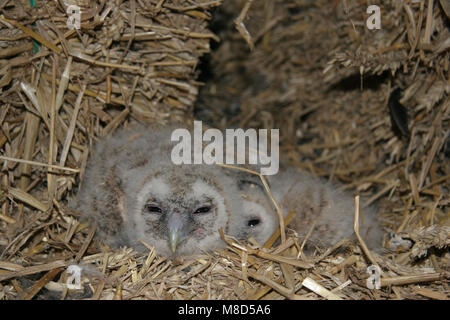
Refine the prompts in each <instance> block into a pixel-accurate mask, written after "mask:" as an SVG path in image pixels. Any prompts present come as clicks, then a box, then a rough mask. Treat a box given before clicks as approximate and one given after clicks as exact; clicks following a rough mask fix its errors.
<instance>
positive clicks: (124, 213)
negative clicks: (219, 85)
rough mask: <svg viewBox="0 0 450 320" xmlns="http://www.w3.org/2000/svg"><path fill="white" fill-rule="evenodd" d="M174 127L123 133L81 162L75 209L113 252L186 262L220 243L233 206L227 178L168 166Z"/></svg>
mask: <svg viewBox="0 0 450 320" xmlns="http://www.w3.org/2000/svg"><path fill="white" fill-rule="evenodd" d="M176 128H178V126H168V127H161V126H151V127H136V128H133V129H125V130H122V131H120V132H118V133H117V134H115V135H113V136H111V137H109V138H107V139H105V140H103V141H101V142H99V143H98V144H97V146H96V148H95V149H94V152H93V156H92V158H91V159H90V160H89V162H88V166H87V169H86V173H85V178H84V181H83V185H82V187H81V189H80V191H79V194H78V196H77V198H76V199H75V201H74V202H73V203H72V204H71V207H72V208H73V209H74V210H77V211H80V212H81V214H82V215H83V216H84V217H86V218H88V219H90V220H96V221H97V223H98V228H97V235H98V236H99V237H100V238H101V239H103V240H105V242H107V243H108V244H110V245H111V246H113V247H118V246H129V247H134V248H136V249H138V250H143V249H144V246H143V245H142V244H141V242H140V240H143V241H144V242H146V243H148V244H149V245H152V246H154V247H155V248H156V251H157V252H158V253H159V254H163V255H167V256H173V255H192V254H196V253H201V252H203V251H210V250H213V249H216V248H219V247H221V246H224V245H225V243H224V242H223V241H222V240H221V238H220V235H219V231H218V230H219V229H220V228H222V229H223V230H224V232H225V233H228V232H229V225H230V215H231V213H232V212H237V211H239V210H238V207H237V206H239V205H240V203H239V201H238V200H237V193H236V192H227V191H228V190H232V189H233V188H234V185H235V181H234V180H233V177H231V176H229V175H225V174H223V170H226V169H223V168H221V167H218V166H214V165H203V164H199V165H175V164H173V162H172V161H171V151H172V148H173V146H174V144H175V142H171V141H170V139H171V133H172V132H173V130H175V129H176Z"/></svg>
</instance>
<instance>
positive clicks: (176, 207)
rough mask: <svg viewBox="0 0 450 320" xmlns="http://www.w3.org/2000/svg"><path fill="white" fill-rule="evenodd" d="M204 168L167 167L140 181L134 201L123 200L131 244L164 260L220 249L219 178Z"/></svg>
mask: <svg viewBox="0 0 450 320" xmlns="http://www.w3.org/2000/svg"><path fill="white" fill-rule="evenodd" d="M212 169H213V168H209V167H207V166H185V167H183V166H181V167H173V166H172V167H169V168H166V169H162V170H160V171H159V172H158V173H152V174H150V175H149V178H148V179H146V178H144V180H143V182H142V183H141V184H140V187H139V190H137V193H136V198H135V199H131V198H130V199H128V202H129V204H127V205H129V208H130V209H129V210H128V212H129V214H128V216H127V219H128V218H129V219H130V221H125V224H126V225H127V226H128V228H129V230H128V232H127V233H128V234H133V237H134V238H135V239H136V241H138V240H140V239H142V240H143V241H145V242H147V243H149V244H151V245H153V246H154V247H155V248H156V251H157V252H158V253H160V254H164V255H167V256H177V255H191V254H195V253H201V252H202V251H210V250H212V249H215V248H217V247H220V246H222V245H224V242H223V241H222V240H221V239H220V235H219V231H218V230H219V229H220V228H223V230H226V229H227V225H228V219H229V208H228V207H227V201H226V196H225V195H224V194H223V188H224V186H223V181H222V180H223V179H222V180H221V179H219V178H220V177H217V176H216V175H217V173H216V172H214V171H215V170H212Z"/></svg>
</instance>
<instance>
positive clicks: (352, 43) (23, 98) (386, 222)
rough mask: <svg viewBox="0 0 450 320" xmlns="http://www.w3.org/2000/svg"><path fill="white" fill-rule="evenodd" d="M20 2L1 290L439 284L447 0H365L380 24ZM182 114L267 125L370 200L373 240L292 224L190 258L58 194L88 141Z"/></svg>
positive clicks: (153, 292) (9, 99)
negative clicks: (331, 240) (173, 254)
mask: <svg viewBox="0 0 450 320" xmlns="http://www.w3.org/2000/svg"><path fill="white" fill-rule="evenodd" d="M35 2H36V3H35V5H34V7H32V8H31V7H30V2H29V1H26V0H21V1H8V0H6V1H1V2H0V10H1V17H0V28H1V29H0V46H1V48H2V49H1V50H0V59H1V60H0V90H1V91H0V93H1V100H0V101H1V109H0V123H1V130H0V148H1V155H0V156H1V160H2V161H1V165H2V167H1V191H0V204H1V212H0V255H1V256H0V298H1V299H15V298H19V299H32V298H39V299H49V298H65V299H76V298H94V299H143V298H145V299H219V298H220V299H285V298H288V299H448V298H449V293H448V292H449V289H448V284H449V262H448V261H449V252H448V246H449V242H450V240H449V239H450V237H449V234H450V229H449V228H450V217H449V189H450V184H449V178H450V166H449V163H450V162H449V153H450V143H449V128H450V126H449V121H450V118H449V112H450V98H449V91H450V75H449V61H450V59H449V55H450V50H449V48H450V42H449V39H450V31H449V24H450V18H449V14H450V8H449V7H448V2H446V1H442V0H441V1H438V0H434V1H433V0H429V1H421V2H417V3H416V2H411V1H383V3H382V4H381V3H380V2H381V1H374V2H378V5H379V6H380V8H381V29H379V30H369V29H368V28H367V27H366V24H365V21H366V20H367V18H368V16H369V14H367V13H366V9H367V7H366V4H365V2H359V1H332V2H330V1H325V0H319V1H314V2H311V1H302V0H297V1H284V0H274V1H251V0H247V1H240V0H229V1H226V2H223V3H222V1H206V0H202V1H200V0H189V1H181V0H130V1H104V0H101V1H87V0H78V1H77V0H71V1H69V0H59V1H35ZM71 4H77V5H79V6H80V7H81V8H82V15H81V29H80V30H69V29H68V26H67V25H66V21H67V18H68V15H67V13H66V9H67V7H68V6H69V5H71ZM374 4H377V3H374ZM215 7H217V8H215ZM213 11H214V17H213V18H212V20H211V17H212V14H211V13H212V12H213ZM208 28H210V29H211V30H212V31H213V32H214V34H213V32H211V31H209V29H208ZM219 38H220V42H219V43H218V44H216V45H215V46H216V47H217V48H216V49H215V50H214V52H212V53H211V55H210V56H208V57H207V58H206V59H204V61H203V63H202V66H201V69H202V71H203V74H202V76H201V77H200V79H201V80H202V81H205V85H204V86H203V88H201V90H200V93H199V87H200V85H201V83H200V82H199V77H198V76H199V72H198V70H199V68H198V64H199V58H200V57H201V56H202V55H204V54H205V53H208V52H210V42H211V40H214V41H218V40H219ZM213 43H214V42H213ZM397 89H399V90H397ZM197 95H198V96H199V97H198V99H197ZM196 99H197V102H196V106H195V109H194V102H195V101H196ZM193 115H195V117H196V118H197V119H201V120H204V121H206V122H208V123H209V124H210V125H213V126H216V127H220V128H224V127H233V126H239V127H243V128H248V127H260V128H281V132H280V133H281V138H282V139H281V152H282V154H283V156H284V157H285V158H286V159H287V160H288V161H290V163H291V164H292V165H295V166H298V167H300V168H303V169H305V170H309V171H311V172H312V173H313V174H315V175H317V176H326V177H328V178H329V179H330V180H336V181H340V182H341V183H343V188H345V189H348V190H349V192H354V193H358V194H361V195H363V196H369V197H370V198H369V199H370V200H369V201H370V202H375V201H377V202H378V203H379V204H380V215H381V218H382V221H383V226H384V227H385V229H386V231H387V232H386V241H385V252H384V253H383V254H376V253H374V252H370V251H368V250H367V249H366V248H365V245H364V243H363V242H362V241H361V242H357V243H351V242H349V241H348V240H346V239H343V240H342V241H340V242H339V243H337V244H336V245H335V246H333V247H332V248H318V249H317V251H316V252H315V254H314V255H312V256H306V255H305V254H304V253H303V250H302V248H303V244H304V242H305V241H306V240H307V239H303V238H297V237H296V235H295V233H294V232H292V231H291V230H289V228H287V229H286V230H283V231H286V238H284V237H283V240H282V241H280V240H278V241H275V240H276V239H277V238H279V235H278V234H275V235H274V236H273V237H272V240H273V241H271V242H270V243H268V244H266V245H265V248H260V247H259V246H258V245H257V244H255V243H253V242H252V241H250V242H248V243H237V242H236V241H235V240H233V239H230V238H228V237H227V236H226V235H224V237H223V238H224V241H227V243H228V247H227V248H226V249H224V250H220V251H217V252H214V253H213V254H210V255H203V256H198V257H196V258H195V259H177V260H168V259H167V258H164V257H160V256H158V255H157V254H156V253H155V252H154V250H153V249H152V248H151V247H149V252H148V254H144V255H142V254H137V253H136V252H134V251H133V250H132V249H121V250H110V249H108V248H105V247H102V246H101V245H100V244H99V243H98V242H97V241H96V240H95V238H94V233H95V226H89V225H86V224H82V223H80V222H79V219H78V218H79V216H78V214H77V213H76V212H68V211H67V210H66V209H65V204H66V202H67V200H68V199H69V198H71V197H73V196H74V194H75V192H76V186H77V185H78V183H79V181H80V179H82V178H83V172H84V169H85V166H86V161H87V159H88V156H89V151H90V150H91V147H92V144H93V143H94V142H95V141H96V140H97V139H99V138H101V137H102V136H105V135H107V134H109V133H110V132H112V131H114V130H115V129H116V128H118V127H121V126H123V125H126V124H127V123H128V122H130V121H135V120H139V121H147V122H167V121H173V120H180V119H188V118H192V116H193ZM355 201H357V198H355ZM357 213H358V212H356V213H355V217H357ZM287 219H289V216H288V218H287ZM285 222H286V223H287V222H288V221H285ZM71 264H77V265H78V266H80V267H82V268H83V273H82V281H83V289H81V290H69V289H68V288H67V286H66V285H65V284H66V280H67V279H68V276H69V274H68V272H67V267H68V266H69V265H71ZM372 265H374V266H378V267H380V271H381V281H380V286H381V288H380V289H378V290H377V289H369V288H368V287H367V279H368V278H369V273H368V272H367V268H368V267H369V266H372Z"/></svg>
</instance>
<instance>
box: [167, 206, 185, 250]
mask: <svg viewBox="0 0 450 320" xmlns="http://www.w3.org/2000/svg"><path fill="white" fill-rule="evenodd" d="M167 229H168V231H169V246H170V250H172V252H173V253H175V252H176V251H177V248H178V245H179V244H180V242H181V241H183V240H184V238H185V237H186V234H187V233H186V230H185V229H186V221H185V219H184V217H183V216H182V215H180V214H178V213H174V214H172V215H171V216H170V217H169V221H168V224H167Z"/></svg>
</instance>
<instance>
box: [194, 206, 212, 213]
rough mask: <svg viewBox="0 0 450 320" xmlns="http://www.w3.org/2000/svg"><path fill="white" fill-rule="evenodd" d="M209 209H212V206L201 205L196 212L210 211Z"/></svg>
mask: <svg viewBox="0 0 450 320" xmlns="http://www.w3.org/2000/svg"><path fill="white" fill-rule="evenodd" d="M209 211H211V207H200V208H198V209H197V210H195V211H194V214H199V213H208V212H209Z"/></svg>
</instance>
